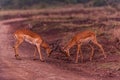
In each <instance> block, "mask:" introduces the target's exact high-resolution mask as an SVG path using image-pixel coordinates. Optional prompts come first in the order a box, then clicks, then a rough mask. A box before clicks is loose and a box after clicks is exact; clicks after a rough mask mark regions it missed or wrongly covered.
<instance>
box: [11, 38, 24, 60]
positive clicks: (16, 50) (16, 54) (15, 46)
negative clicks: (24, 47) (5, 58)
mask: <svg viewBox="0 0 120 80" xmlns="http://www.w3.org/2000/svg"><path fill="white" fill-rule="evenodd" d="M22 42H23V40H19V41H17V42H16V43H15V45H14V47H13V48H14V51H15V57H16V59H17V60H21V58H20V57H19V54H18V47H19V45H20V44H21V43H22Z"/></svg>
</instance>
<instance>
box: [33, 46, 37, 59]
mask: <svg viewBox="0 0 120 80" xmlns="http://www.w3.org/2000/svg"><path fill="white" fill-rule="evenodd" d="M36 53H37V48H36V46H35V51H34V58H33V60H36Z"/></svg>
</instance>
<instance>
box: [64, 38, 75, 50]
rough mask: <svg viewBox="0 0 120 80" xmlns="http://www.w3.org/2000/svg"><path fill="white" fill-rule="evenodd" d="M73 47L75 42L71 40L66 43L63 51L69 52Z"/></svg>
mask: <svg viewBox="0 0 120 80" xmlns="http://www.w3.org/2000/svg"><path fill="white" fill-rule="evenodd" d="M74 45H75V41H74V40H73V39H72V40H70V41H69V42H68V43H67V45H66V46H65V49H67V50H69V49H70V48H71V47H73V46H74Z"/></svg>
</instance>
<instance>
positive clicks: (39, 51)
mask: <svg viewBox="0 0 120 80" xmlns="http://www.w3.org/2000/svg"><path fill="white" fill-rule="evenodd" d="M37 50H38V53H39V56H40V60H41V61H42V62H43V61H44V60H43V58H42V54H41V50H40V45H37Z"/></svg>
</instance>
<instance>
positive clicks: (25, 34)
mask: <svg viewBox="0 0 120 80" xmlns="http://www.w3.org/2000/svg"><path fill="white" fill-rule="evenodd" d="M14 36H15V39H16V43H15V45H14V51H15V57H16V59H20V58H19V55H18V51H17V48H18V47H19V45H20V44H21V43H22V42H23V41H26V42H28V43H31V44H33V45H36V47H35V52H34V59H35V57H36V49H37V50H38V52H39V56H40V60H41V61H43V58H42V54H41V50H40V47H43V48H45V49H46V52H47V55H48V56H49V55H50V53H51V51H52V50H51V48H50V46H49V45H48V44H47V43H46V42H45V41H44V40H43V39H42V38H41V36H40V35H38V34H36V33H34V32H32V31H30V30H29V29H20V30H17V31H16V32H15V33H14Z"/></svg>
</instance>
